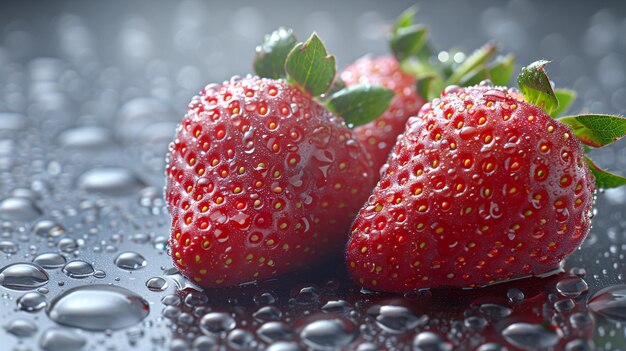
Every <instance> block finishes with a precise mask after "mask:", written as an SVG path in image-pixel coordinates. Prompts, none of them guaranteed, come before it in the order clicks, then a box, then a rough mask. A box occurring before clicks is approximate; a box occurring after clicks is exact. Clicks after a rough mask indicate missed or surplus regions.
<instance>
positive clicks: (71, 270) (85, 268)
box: [62, 260, 95, 279]
mask: <svg viewBox="0 0 626 351" xmlns="http://www.w3.org/2000/svg"><path fill="white" fill-rule="evenodd" d="M62 271H63V273H65V275H67V276H68V277H70V278H74V279H82V278H87V277H89V276H91V275H93V273H94V271H95V270H94V268H93V266H92V265H91V263H89V262H85V261H81V260H75V261H70V262H68V263H66V264H65V266H63V268H62Z"/></svg>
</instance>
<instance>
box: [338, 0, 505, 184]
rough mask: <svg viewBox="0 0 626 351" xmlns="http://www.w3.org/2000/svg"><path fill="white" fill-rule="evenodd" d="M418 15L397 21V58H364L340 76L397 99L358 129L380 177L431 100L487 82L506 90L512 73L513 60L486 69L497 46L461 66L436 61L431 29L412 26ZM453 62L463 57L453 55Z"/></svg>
mask: <svg viewBox="0 0 626 351" xmlns="http://www.w3.org/2000/svg"><path fill="white" fill-rule="evenodd" d="M414 15H415V9H414V8H410V9H408V10H407V11H405V12H404V13H403V14H402V15H401V16H400V18H399V19H398V22H397V23H396V25H395V27H394V29H393V32H392V33H391V36H390V38H389V44H390V48H391V51H392V52H393V54H394V55H393V56H391V55H389V56H381V57H371V56H365V57H362V58H360V59H358V60H357V61H356V62H354V63H353V64H351V65H349V66H348V67H346V68H345V70H344V71H343V72H342V73H341V79H342V80H343V82H344V83H345V85H346V86H348V87H349V86H353V85H355V84H371V85H376V86H383V87H385V88H388V89H390V90H392V91H393V92H395V94H396V95H395V97H394V98H393V100H392V101H391V104H390V106H389V108H388V109H387V110H386V111H385V112H384V113H383V114H382V115H380V117H378V118H377V119H376V120H374V121H372V122H369V123H367V124H364V125H361V126H358V127H356V128H355V129H354V132H355V134H356V136H357V139H358V140H360V141H361V142H362V143H363V144H364V145H365V147H366V149H367V151H369V153H370V155H371V156H372V161H373V164H374V165H373V167H374V171H376V172H377V171H378V170H379V169H380V167H381V166H382V165H383V164H384V163H385V162H386V161H387V158H388V157H389V152H390V151H391V149H392V148H393V145H394V144H395V143H396V139H397V137H398V135H400V134H401V133H402V132H403V131H404V128H405V125H406V122H407V120H408V119H409V117H411V116H415V115H416V114H417V113H418V112H419V109H420V108H421V107H422V105H423V104H424V103H425V102H426V100H428V99H431V98H432V97H434V96H438V95H439V93H440V92H441V91H442V90H443V88H444V87H445V86H446V84H447V85H452V84H454V85H461V86H468V85H472V84H476V83H478V82H479V81H481V80H483V79H487V78H490V79H491V80H492V81H493V82H495V83H496V84H506V83H507V82H508V80H509V78H510V76H511V74H512V72H513V63H514V62H513V57H512V56H508V57H506V58H501V59H499V60H496V61H495V62H494V63H492V64H490V66H489V67H487V64H488V63H489V61H490V59H491V58H492V57H493V55H494V54H495V46H494V45H493V44H487V45H485V46H484V47H482V48H481V49H479V50H477V51H476V52H474V53H473V54H472V55H470V56H469V57H468V58H467V60H465V61H462V62H453V61H452V59H450V60H449V61H448V60H442V59H441V57H443V56H441V55H440V56H439V58H436V57H435V54H434V52H433V51H432V50H431V48H430V46H429V45H428V44H427V43H426V36H427V30H426V28H425V27H424V26H421V25H418V24H414V23H413V17H414ZM448 56H450V57H452V56H455V57H457V58H459V57H461V56H459V55H454V53H452V54H451V55H448ZM462 57H465V56H464V55H462ZM457 61H458V60H457ZM433 62H437V64H435V65H433ZM418 81H419V83H418ZM418 89H419V91H418Z"/></svg>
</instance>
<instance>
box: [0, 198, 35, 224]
mask: <svg viewBox="0 0 626 351" xmlns="http://www.w3.org/2000/svg"><path fill="white" fill-rule="evenodd" d="M42 214H43V212H42V211H41V209H39V207H38V206H37V205H35V202H34V201H33V200H31V199H29V198H25V197H9V198H6V199H4V200H2V202H0V218H4V219H7V220H17V221H30V220H33V219H35V218H37V217H39V216H41V215H42Z"/></svg>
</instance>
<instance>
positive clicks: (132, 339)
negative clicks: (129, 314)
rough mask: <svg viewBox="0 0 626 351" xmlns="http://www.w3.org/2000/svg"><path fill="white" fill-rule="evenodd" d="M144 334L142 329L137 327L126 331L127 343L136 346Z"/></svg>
mask: <svg viewBox="0 0 626 351" xmlns="http://www.w3.org/2000/svg"><path fill="white" fill-rule="evenodd" d="M144 334H145V332H144V331H143V329H141V328H139V327H132V328H128V330H126V338H127V339H128V343H129V344H131V345H136V344H137V342H138V341H139V340H141V339H142V338H143V336H144Z"/></svg>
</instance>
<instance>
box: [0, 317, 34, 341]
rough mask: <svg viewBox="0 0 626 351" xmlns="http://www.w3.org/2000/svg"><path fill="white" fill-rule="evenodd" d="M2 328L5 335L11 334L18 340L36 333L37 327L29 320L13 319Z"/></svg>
mask: <svg viewBox="0 0 626 351" xmlns="http://www.w3.org/2000/svg"><path fill="white" fill-rule="evenodd" d="M4 328H5V330H6V331H7V333H9V334H13V335H15V336H17V337H18V338H27V337H29V336H33V335H34V334H35V333H36V332H37V325H36V324H35V322H33V321H32V320H30V319H14V320H12V321H10V322H9V323H8V324H7V325H6V326H5V327H4Z"/></svg>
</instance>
